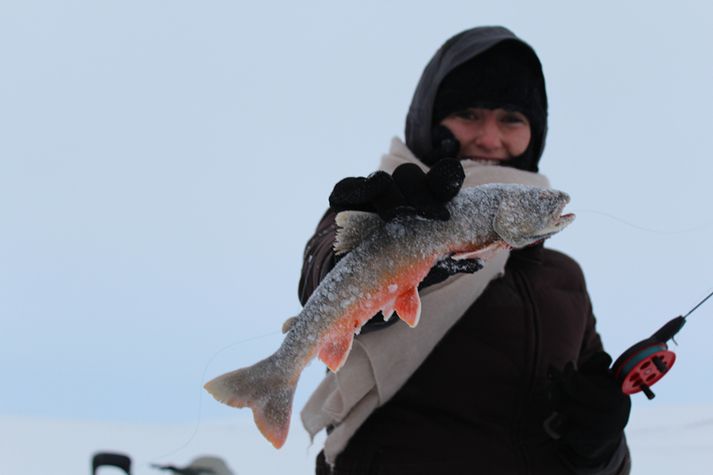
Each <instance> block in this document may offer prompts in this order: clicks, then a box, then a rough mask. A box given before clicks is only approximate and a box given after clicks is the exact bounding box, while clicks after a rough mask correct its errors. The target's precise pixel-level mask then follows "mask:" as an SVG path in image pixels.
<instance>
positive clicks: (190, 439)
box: [0, 401, 713, 475]
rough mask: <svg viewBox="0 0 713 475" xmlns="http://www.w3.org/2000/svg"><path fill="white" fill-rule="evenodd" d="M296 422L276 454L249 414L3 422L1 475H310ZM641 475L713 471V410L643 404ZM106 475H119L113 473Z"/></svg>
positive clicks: (638, 436)
mask: <svg viewBox="0 0 713 475" xmlns="http://www.w3.org/2000/svg"><path fill="white" fill-rule="evenodd" d="M296 424H297V421H296V420H295V421H293V427H292V428H291V432H290V436H289V438H288V440H287V443H286V444H285V446H284V447H283V448H282V449H280V450H279V451H276V450H275V449H274V448H273V447H272V446H271V445H270V444H269V443H267V442H266V441H265V440H264V439H263V438H262V437H261V436H260V435H259V433H258V432H257V430H256V429H255V427H254V426H253V423H252V419H251V417H250V415H249V413H247V412H246V411H239V412H236V415H235V417H233V418H231V420H229V421H202V422H201V423H200V424H199V425H198V426H197V427H196V425H148V424H147V425H140V424H118V423H107V422H89V421H69V420H51V419H39V418H26V417H10V416H4V417H0V473H2V474H5V475H47V474H53V475H64V474H66V475H77V474H79V475H81V474H83V473H84V474H88V473H90V465H89V464H90V459H91V456H92V454H93V453H95V452H97V451H102V450H111V451H117V452H123V453H126V454H128V455H130V456H131V457H132V459H133V474H134V475H150V474H161V473H166V472H160V471H157V470H155V469H153V468H151V466H150V464H151V463H172V464H175V465H178V466H184V465H187V464H188V463H189V462H190V461H191V460H193V459H195V458H196V457H198V456H201V455H211V456H218V457H220V458H222V459H224V460H225V461H226V462H227V464H228V466H229V467H230V468H231V470H232V471H233V473H234V474H235V475H238V474H240V475H252V474H288V473H289V474H309V473H313V466H314V462H313V461H314V457H315V456H316V454H317V452H318V451H319V447H320V445H321V443H322V439H321V438H318V439H317V440H315V443H314V444H312V445H310V441H309V438H308V437H307V435H306V434H305V432H304V431H303V430H301V427H299V426H297V425H296ZM627 433H628V438H629V444H630V446H631V450H632V456H633V459H634V467H633V472H632V473H633V474H635V475H637V474H640V475H657V474H667V475H668V474H673V473H675V474H704V473H710V467H712V466H713V406H709V405H705V406H660V405H648V406H647V405H646V403H645V401H639V402H638V404H635V408H634V411H633V413H632V420H631V423H630V424H629V429H628V431H627ZM104 472H105V473H107V474H108V473H116V474H118V473H119V471H118V470H115V469H106V470H104Z"/></svg>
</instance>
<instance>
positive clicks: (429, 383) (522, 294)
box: [299, 212, 629, 475]
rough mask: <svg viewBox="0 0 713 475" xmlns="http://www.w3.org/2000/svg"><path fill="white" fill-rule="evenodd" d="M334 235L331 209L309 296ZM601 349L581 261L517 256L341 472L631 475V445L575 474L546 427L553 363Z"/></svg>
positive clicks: (309, 271)
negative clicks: (599, 464) (594, 467)
mask: <svg viewBox="0 0 713 475" xmlns="http://www.w3.org/2000/svg"><path fill="white" fill-rule="evenodd" d="M334 232H335V224H334V214H333V213H331V212H328V213H327V214H326V215H325V216H324V218H323V219H322V221H321V222H320V224H319V226H318V228H317V231H316V233H315V235H314V236H313V237H312V239H310V241H309V242H308V244H307V248H306V250H305V261H304V266H303V270H302V277H301V280H300V286H299V294H300V299H301V300H302V302H303V303H304V302H305V301H306V300H307V298H308V297H309V295H310V294H311V293H312V291H313V290H314V288H315V287H316V286H317V285H318V283H319V281H320V280H321V279H322V278H323V277H324V275H326V273H327V272H328V271H329V270H330V269H331V267H332V266H333V265H334V255H333V253H332V250H331V246H332V243H333V240H334ZM601 349H602V343H601V341H600V338H599V335H598V334H597V332H596V329H595V319H594V316H593V314H592V308H591V304H590V301H589V296H588V294H587V291H586V288H585V283H584V277H583V274H582V271H581V269H580V268H579V266H578V265H577V263H576V262H575V261H573V260H572V259H571V258H569V257H567V256H566V255H564V254H562V253H559V252H557V251H553V250H550V249H546V248H544V247H542V246H536V247H531V248H528V249H524V250H519V251H512V252H511V255H510V258H509V260H508V263H507V266H506V270H505V275H504V276H503V277H502V278H499V279H496V280H494V281H492V282H491V283H490V285H489V286H488V287H487V289H486V290H485V292H484V293H483V294H482V295H481V296H480V297H479V298H478V300H476V302H475V303H474V304H473V305H472V306H471V307H470V308H469V309H468V311H467V312H466V313H465V314H464V315H463V317H462V318H461V319H460V320H459V322H458V323H456V324H455V325H454V327H453V328H451V330H450V331H449V333H447V335H446V336H445V338H443V340H441V342H440V343H439V344H438V345H437V346H436V348H435V349H434V350H433V352H432V353H431V354H430V355H429V356H428V358H427V359H426V361H425V362H424V363H423V364H422V366H421V367H420V368H419V369H418V370H417V371H416V372H415V373H414V374H413V375H412V376H411V378H410V379H409V380H408V381H407V382H406V384H405V385H404V386H403V387H402V388H401V389H400V390H399V391H398V392H397V393H396V395H395V396H394V397H393V398H392V399H391V400H389V401H388V402H387V403H386V404H385V405H384V406H382V407H380V408H379V409H377V410H376V411H375V412H374V413H373V414H372V415H371V416H370V417H369V419H368V420H367V421H366V423H365V424H364V425H363V426H362V427H361V428H360V429H359V430H358V431H357V433H356V434H355V435H354V437H353V438H352V440H350V442H349V445H348V446H347V448H346V449H345V451H344V452H343V453H342V454H340V455H339V457H338V458H337V461H336V471H335V472H333V473H335V474H340V473H410V474H415V473H473V472H472V470H473V468H474V467H477V468H478V473H487V474H491V473H492V474H521V473H522V474H525V473H531V474H552V475H555V474H559V473H563V474H564V473H582V474H588V473H605V474H626V473H628V471H629V469H628V467H629V455H628V449H627V446H626V443H625V441H624V440H622V443H621V444H620V447H619V448H618V450H617V452H616V453H615V454H614V456H613V457H612V458H611V460H610V463H609V466H608V467H599V469H597V470H595V471H592V470H588V469H583V468H580V469H574V468H573V467H571V466H569V464H568V463H567V462H566V461H564V458H563V457H562V456H561V454H560V452H559V451H558V449H557V446H556V443H555V442H554V441H553V440H552V439H551V438H550V437H549V436H548V435H547V434H546V433H545V431H544V429H543V422H544V420H545V419H546V418H547V417H548V416H549V413H550V412H551V409H550V408H549V406H548V404H547V403H546V399H545V384H546V382H547V379H546V378H547V370H548V368H549V367H550V366H554V367H556V368H562V367H563V366H564V365H565V363H567V362H568V361H578V362H580V361H583V360H585V359H586V358H587V357H588V356H590V355H591V354H593V353H595V352H597V351H600V350H601ZM414 454H418V456H417V457H415V456H414ZM376 466H378V467H379V468H378V470H377V471H374V470H376V469H373V468H374V467H376ZM320 467H322V469H326V465H324V463H323V462H320V463H318V473H320V472H319V470H320ZM372 469H373V470H372ZM380 470H381V471H380ZM325 473H326V472H325Z"/></svg>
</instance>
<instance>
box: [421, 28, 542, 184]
mask: <svg viewBox="0 0 713 475" xmlns="http://www.w3.org/2000/svg"><path fill="white" fill-rule="evenodd" d="M536 61H537V59H536V58H535V57H534V56H533V53H532V51H531V50H530V49H529V48H528V47H527V46H525V45H524V44H523V43H521V42H519V41H507V40H506V41H502V42H500V43H498V44H496V45H494V46H493V47H491V48H490V49H488V50H486V51H484V52H483V53H481V54H479V55H478V56H475V57H474V58H473V59H470V60H468V61H466V62H465V63H463V64H461V65H460V66H458V67H456V68H455V69H453V70H452V71H451V72H450V73H449V74H448V75H447V76H446V77H445V78H444V79H443V81H442V82H441V85H440V87H439V88H438V92H437V94H436V98H435V100H434V103H433V124H434V126H436V127H437V126H438V123H439V122H440V121H441V120H442V119H444V118H445V117H447V116H448V115H450V114H452V113H455V112H459V111H462V110H465V109H468V108H469V107H485V108H488V109H494V108H504V109H508V110H515V111H518V112H521V113H523V114H524V115H525V116H526V117H527V119H528V120H529V121H530V127H531V129H532V136H533V137H539V136H541V135H542V134H543V130H544V128H545V127H546V124H547V103H546V101H547V99H546V95H545V92H544V83H543V81H542V76H541V72H540V71H541V70H540V66H539V64H538V63H536ZM440 134H441V135H442V132H441V133H440ZM437 137H439V133H438V132H436V133H434V134H433V138H434V139H437ZM434 146H436V147H438V146H439V144H435V143H434ZM534 148H535V147H534V145H533V140H531V141H530V144H529V145H528V148H527V149H526V150H525V152H524V153H523V154H522V155H521V156H519V157H515V158H513V159H511V160H510V161H509V162H510V163H505V164H506V165H507V164H509V165H511V166H514V167H516V168H521V169H525V170H531V171H537V158H539V157H534V156H533V155H534Z"/></svg>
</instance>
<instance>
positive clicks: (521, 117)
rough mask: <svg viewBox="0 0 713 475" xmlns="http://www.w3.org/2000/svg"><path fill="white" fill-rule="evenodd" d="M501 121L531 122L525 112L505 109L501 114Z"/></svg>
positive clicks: (512, 122) (509, 122)
mask: <svg viewBox="0 0 713 475" xmlns="http://www.w3.org/2000/svg"><path fill="white" fill-rule="evenodd" d="M500 121H501V122H504V123H506V124H512V125H518V124H522V125H527V124H529V123H530V122H529V121H528V120H527V117H525V114H523V113H521V112H516V111H504V112H503V113H502V114H501V116H500Z"/></svg>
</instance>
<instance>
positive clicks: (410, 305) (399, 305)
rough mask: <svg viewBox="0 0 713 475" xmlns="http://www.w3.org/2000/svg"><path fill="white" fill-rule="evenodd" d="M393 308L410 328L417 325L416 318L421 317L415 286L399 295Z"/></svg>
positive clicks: (419, 302)
mask: <svg viewBox="0 0 713 475" xmlns="http://www.w3.org/2000/svg"><path fill="white" fill-rule="evenodd" d="M394 310H396V314H397V315H398V316H399V318H400V319H401V320H403V321H404V322H406V324H407V325H408V326H410V327H411V328H413V327H415V326H416V325H418V320H419V318H420V317H421V298H420V297H419V296H418V291H417V290H416V287H412V288H411V289H410V290H408V291H406V292H404V293H402V294H401V295H399V297H398V298H397V299H396V303H395V304H394Z"/></svg>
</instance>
